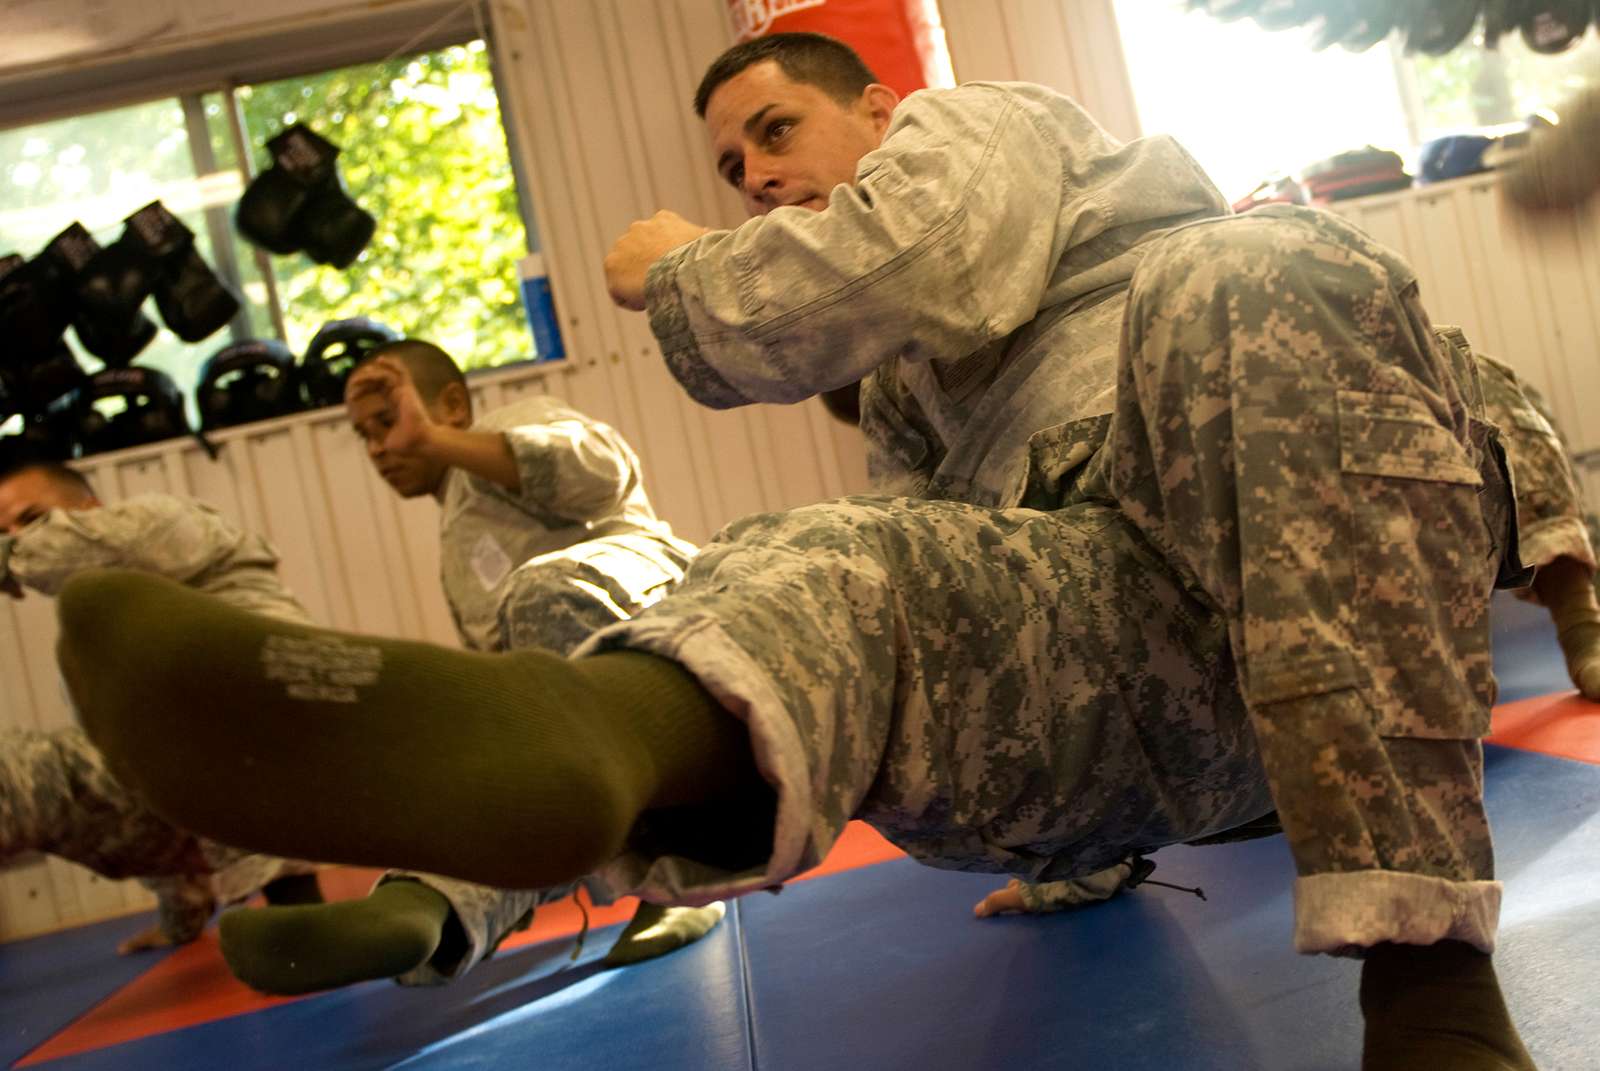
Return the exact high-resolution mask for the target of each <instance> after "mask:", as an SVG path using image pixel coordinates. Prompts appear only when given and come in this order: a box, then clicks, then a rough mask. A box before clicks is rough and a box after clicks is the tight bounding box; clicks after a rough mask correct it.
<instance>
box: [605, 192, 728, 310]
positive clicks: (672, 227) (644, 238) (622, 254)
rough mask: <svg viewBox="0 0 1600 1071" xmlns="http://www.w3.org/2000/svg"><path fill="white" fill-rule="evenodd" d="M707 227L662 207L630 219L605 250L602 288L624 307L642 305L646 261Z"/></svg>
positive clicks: (646, 269) (696, 236)
mask: <svg viewBox="0 0 1600 1071" xmlns="http://www.w3.org/2000/svg"><path fill="white" fill-rule="evenodd" d="M709 231H710V228H709V227H702V226H700V225H699V224H698V223H690V222H689V221H688V220H686V219H684V218H683V217H682V216H680V215H678V214H677V213H676V212H668V211H666V210H665V209H663V210H662V211H660V212H657V213H656V214H655V215H653V216H651V217H650V218H649V219H639V220H634V221H633V222H632V223H630V224H629V225H628V229H627V230H626V231H624V232H623V234H622V237H621V238H618V239H617V240H616V243H615V244H614V245H612V247H611V252H609V253H607V254H606V260H605V269H606V289H608V290H610V291H611V299H612V300H613V301H615V302H616V303H617V304H618V305H621V306H622V307H623V308H625V309H634V310H640V309H643V308H644V277H645V275H646V273H648V272H649V271H650V265H652V264H654V263H655V262H656V261H657V260H660V259H661V257H662V256H663V255H665V254H667V253H670V252H671V251H672V250H674V249H676V248H678V247H679V246H680V245H684V244H685V243H687V242H692V241H694V240H695V239H696V238H698V237H700V236H701V235H702V234H706V233H708V232H709Z"/></svg>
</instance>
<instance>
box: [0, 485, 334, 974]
mask: <svg viewBox="0 0 1600 1071" xmlns="http://www.w3.org/2000/svg"><path fill="white" fill-rule="evenodd" d="M11 544H12V549H11V554H10V557H9V560H8V563H7V564H8V566H9V570H10V573H11V575H13V576H15V577H16V578H17V580H18V581H20V582H21V583H22V584H23V585H24V586H25V587H28V588H30V589H32V590H34V591H37V592H40V593H41V594H45V595H54V594H55V593H57V592H58V591H59V590H60V589H61V585H62V584H64V583H65V582H66V580H67V578H68V577H70V576H72V575H73V574H75V573H77V572H80V571H82V570H84V569H94V568H107V567H122V568H131V569H142V570H144V571H146V572H151V573H156V574H158V575H161V576H166V577H170V578H172V579H174V580H179V581H182V582H184V583H186V584H189V585H191V586H192V587H195V588H197V589H199V590H201V591H205V592H208V593H210V594H214V595H216V596H217V597H218V598H221V599H225V600H227V601H228V602H231V603H233V604H234V605H237V606H241V607H244V608H245V609H248V610H253V611H255V612H257V613H263V614H267V615H269V616H272V617H277V618H281V619H283V620H287V621H296V622H306V623H309V621H310V617H309V616H308V615H307V614H306V611H305V609H304V608H303V607H302V606H301V605H300V603H299V602H298V601H296V599H295V598H294V596H293V595H291V594H290V593H289V591H288V590H287V589H286V588H285V587H284V586H283V584H282V582H281V581H279V579H278V575H277V563H278V556H277V552H276V551H274V550H273V549H272V547H271V545H270V544H268V543H267V542H266V540H264V539H262V538H261V537H260V536H257V535H254V534H252V533H249V532H245V531H243V530H241V529H239V528H237V527H235V526H234V525H233V524H232V523H231V522H229V521H228V520H226V519H225V518H224V517H222V516H221V515H220V514H219V513H217V512H216V511H215V510H213V509H211V508H210V507H208V506H205V505H203V504H201V503H198V502H194V501H192V500H189V499H182V498H176V497H174V496H171V495H161V494H148V495H137V496H134V497H133V498H129V499H125V500H124V501H122V502H116V503H112V504H110V505H106V506H99V507H95V508H93V509H84V510H52V511H51V512H50V513H48V514H46V515H45V516H43V517H41V518H39V519H38V520H37V521H35V522H33V523H32V524H30V525H28V526H27V527H25V528H23V529H22V530H21V531H19V532H17V533H16V534H15V536H14V537H13V538H12V540H11ZM26 851H41V852H48V853H50V854H52V855H57V856H60V857H61V858H63V859H68V860H71V861H72V862H75V863H79V864H82V865H83V866H86V867H88V868H89V869H91V870H93V871H95V872H96V873H98V874H101V875H103V876H105V877H108V878H115V879H121V878H140V879H143V880H144V884H145V885H146V887H148V888H149V889H150V890H151V891H152V892H153V893H155V894H156V898H157V901H158V910H159V915H160V926H161V931H162V933H163V934H165V935H166V936H167V937H168V938H169V939H171V940H172V941H173V942H174V943H182V942H185V941H191V940H193V939H194V938H195V937H196V936H198V935H199V933H200V931H201V930H202V929H203V928H204V927H205V924H206V922H207V920H208V919H209V918H210V917H211V913H212V911H213V910H214V908H215V907H216V905H218V904H228V903H233V902H235V901H237V900H241V899H243V898H245V897H247V896H249V895H250V894H252V893H254V892H255V891H256V890H257V889H258V888H260V887H261V886H262V885H264V884H266V883H267V882H268V881H271V880H273V879H274V878H277V877H281V876H284V875H288V874H304V873H310V872H312V870H313V869H314V867H312V865H311V864H309V863H303V862H295V861H290V860H284V859H277V858H273V857H270V856H261V855H255V854H252V853H247V852H241V851H237V850H235V849H233V848H229V847H226V846H225V845H221V844H217V843H215V842H213V841H208V840H204V839H202V838H199V837H196V836H194V835H193V834H190V833H187V832H185V831H183V830H180V829H177V828H175V827H173V826H171V825H169V824H168V823H167V822H166V821H164V820H163V819H161V818H158V817H156V816H155V815H154V814H152V813H150V812H149V811H147V810H146V809H145V808H144V807H143V806H142V805H141V804H140V803H138V802H137V801H135V800H134V799H133V798H132V797H131V796H129V795H128V794H127V793H126V792H125V791H124V790H123V789H122V787H121V786H120V785H118V784H117V782H116V781H115V779H113V778H112V777H111V775H110V773H108V772H107V770H106V768H105V765H104V763H103V761H102V760H101V758H100V753H99V752H98V751H96V750H95V748H94V746H93V745H92V744H91V743H89V741H88V738H87V737H85V736H84V734H83V733H82V731H81V730H79V729H76V728H70V729H58V730H54V731H49V732H40V731H36V730H30V729H0V859H6V858H10V857H12V856H14V855H17V854H19V853H21V852H26Z"/></svg>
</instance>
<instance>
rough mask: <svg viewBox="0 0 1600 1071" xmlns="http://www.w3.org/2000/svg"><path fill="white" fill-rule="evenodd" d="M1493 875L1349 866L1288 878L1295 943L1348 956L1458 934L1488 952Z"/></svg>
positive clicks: (1495, 924)
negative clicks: (1467, 877)
mask: <svg viewBox="0 0 1600 1071" xmlns="http://www.w3.org/2000/svg"><path fill="white" fill-rule="evenodd" d="M1500 895H1501V884H1500V883H1499V882H1498V881H1451V880H1449V879H1447V878H1434V877H1427V876H1425V875H1422V874H1406V873H1402V872H1400V871H1396V870H1354V871H1348V872H1344V873H1337V874H1312V875H1309V876H1306V877H1301V878H1297V879H1295V884H1294V947H1295V949H1296V951H1299V952H1308V953H1309V952H1326V953H1330V954H1332V955H1353V954H1356V953H1357V952H1359V951H1360V950H1362V949H1364V948H1370V947H1371V946H1373V945H1375V944H1381V943H1383V942H1386V941H1387V942H1391V943H1394V944H1402V945H1431V944H1434V943H1435V942H1438V941H1446V940H1450V941H1465V942H1466V943H1467V944H1470V945H1472V946H1474V947H1475V948H1478V949H1479V950H1481V951H1483V952H1486V953H1489V952H1493V951H1494V938H1495V931H1496V930H1497V929H1498V928H1499V925H1500Z"/></svg>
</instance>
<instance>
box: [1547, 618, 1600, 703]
mask: <svg viewBox="0 0 1600 1071" xmlns="http://www.w3.org/2000/svg"><path fill="white" fill-rule="evenodd" d="M1556 636H1557V638H1558V639H1559V640H1560V642H1561V653H1562V654H1563V655H1565V656H1566V659H1567V673H1568V674H1569V675H1570V676H1571V677H1572V683H1573V684H1575V685H1577V686H1578V691H1579V692H1581V693H1583V696H1584V698H1585V699H1594V700H1597V701H1600V621H1579V622H1577V623H1575V624H1571V625H1568V626H1567V627H1565V628H1563V629H1562V630H1561V631H1560V632H1558V633H1557V634H1556Z"/></svg>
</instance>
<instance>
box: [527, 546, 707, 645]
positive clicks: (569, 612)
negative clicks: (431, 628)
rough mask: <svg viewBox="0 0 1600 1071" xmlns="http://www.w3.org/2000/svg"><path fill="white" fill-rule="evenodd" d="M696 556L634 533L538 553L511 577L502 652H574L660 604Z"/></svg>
mask: <svg viewBox="0 0 1600 1071" xmlns="http://www.w3.org/2000/svg"><path fill="white" fill-rule="evenodd" d="M693 554H694V548H693V546H692V545H691V544H689V543H685V542H683V541H682V540H678V539H671V540H669V539H664V538H661V537H659V536H655V535H650V534H646V533H642V532H628V533H621V534H618V535H609V536H601V537H600V538H598V539H588V540H584V541H583V542H581V543H575V544H573V545H572V546H570V547H563V548H562V549H561V550H558V551H552V552H551V553H549V554H541V555H540V556H539V557H537V558H531V559H529V560H528V561H526V562H523V563H522V564H521V565H519V566H517V567H516V568H515V569H514V570H512V572H511V574H510V576H508V577H507V578H506V581H505V584H504V588H505V593H504V594H503V595H502V596H501V599H500V613H499V618H500V644H499V646H498V648H496V649H497V650H502V651H515V650H519V649H521V648H525V647H543V648H545V649H547V650H551V651H562V652H566V651H571V650H572V649H573V648H575V647H577V646H578V644H580V643H582V642H583V641H584V640H586V639H588V638H589V635H590V634H591V633H593V632H595V631H596V630H598V629H601V628H603V627H605V626H606V625H612V624H615V623H617V622H618V621H626V620H628V619H629V618H630V617H633V616H634V615H635V614H637V613H638V612H639V611H640V610H643V609H644V608H645V607H647V606H652V605H654V604H655V603H656V602H658V601H659V600H660V599H661V598H662V596H664V595H666V594H667V593H668V592H670V591H671V590H672V589H673V588H674V587H676V586H677V585H678V583H679V582H680V581H681V580H683V572H684V569H685V568H687V567H688V564H689V559H690V558H691V557H693Z"/></svg>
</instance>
